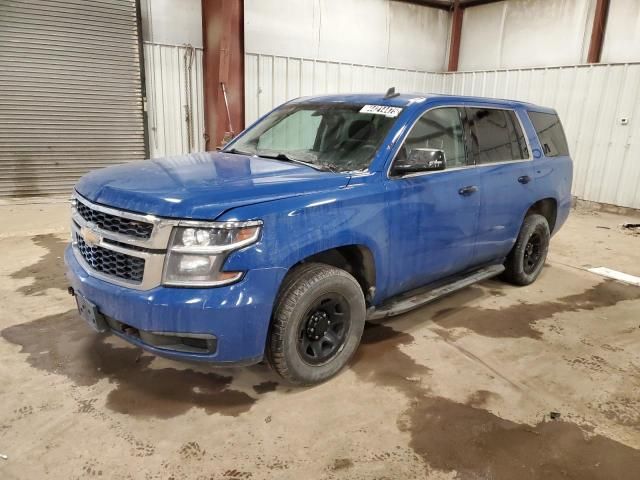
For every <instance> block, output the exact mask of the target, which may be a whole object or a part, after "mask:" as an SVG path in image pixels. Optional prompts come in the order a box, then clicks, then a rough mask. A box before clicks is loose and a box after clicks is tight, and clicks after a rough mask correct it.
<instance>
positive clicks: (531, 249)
mask: <svg viewBox="0 0 640 480" xmlns="http://www.w3.org/2000/svg"><path fill="white" fill-rule="evenodd" d="M541 260H542V237H541V236H540V235H539V234H537V233H534V234H533V235H531V236H530V237H529V241H528V242H527V245H526V246H525V247H524V258H523V269H524V272H525V273H526V274H531V273H533V272H534V271H535V270H536V268H538V265H540V261H541Z"/></svg>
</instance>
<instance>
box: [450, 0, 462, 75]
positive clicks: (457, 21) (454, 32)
mask: <svg viewBox="0 0 640 480" xmlns="http://www.w3.org/2000/svg"><path fill="white" fill-rule="evenodd" d="M462 14H463V9H462V7H461V6H460V2H459V0H456V1H455V3H454V4H453V14H452V16H451V43H450V44H449V65H448V66H447V71H449V72H455V71H456V70H458V58H459V57H460V37H461V36H462Z"/></svg>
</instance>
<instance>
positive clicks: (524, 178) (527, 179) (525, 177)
mask: <svg viewBox="0 0 640 480" xmlns="http://www.w3.org/2000/svg"><path fill="white" fill-rule="evenodd" d="M530 181H531V177H530V176H529V175H523V176H521V177H518V182H520V183H521V184H523V185H524V184H526V183H529V182H530Z"/></svg>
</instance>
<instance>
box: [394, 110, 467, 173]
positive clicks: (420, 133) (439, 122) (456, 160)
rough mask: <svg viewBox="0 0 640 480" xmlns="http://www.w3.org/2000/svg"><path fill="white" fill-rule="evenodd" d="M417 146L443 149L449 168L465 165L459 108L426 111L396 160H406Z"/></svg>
mask: <svg viewBox="0 0 640 480" xmlns="http://www.w3.org/2000/svg"><path fill="white" fill-rule="evenodd" d="M415 148H437V149H438V150H443V151H444V156H445V160H446V162H447V168H455V167H463V166H465V165H466V164H467V161H466V153H465V148H464V134H463V129H462V121H461V120H460V111H459V110H458V109H457V108H436V109H435V110H429V111H428V112H427V113H425V114H424V115H423V116H422V117H420V119H419V120H418V121H417V122H416V124H415V125H414V126H413V128H412V129H411V132H410V133H409V135H408V136H407V139H406V140H405V141H404V144H403V145H402V147H401V148H400V151H399V152H398V156H397V157H396V161H398V162H402V161H404V160H406V159H407V158H408V156H409V154H410V153H411V150H413V149H415Z"/></svg>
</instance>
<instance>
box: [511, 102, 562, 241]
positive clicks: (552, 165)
mask: <svg viewBox="0 0 640 480" xmlns="http://www.w3.org/2000/svg"><path fill="white" fill-rule="evenodd" d="M544 111H546V112H553V113H556V112H555V111H552V110H544ZM522 117H523V121H524V122H526V123H525V125H526V130H527V135H528V137H529V143H530V145H531V149H532V154H533V166H534V168H533V178H534V182H533V183H534V186H535V189H536V195H537V197H538V199H542V198H553V199H555V200H556V203H557V213H556V223H555V226H554V229H553V232H552V234H555V233H556V232H557V231H558V230H559V229H560V227H562V225H563V224H564V223H565V222H566V220H567V218H568V216H569V212H570V210H571V187H572V184H573V161H572V159H571V157H570V156H559V157H546V156H545V155H544V154H543V149H542V146H541V145H540V141H539V139H538V135H537V134H536V131H535V128H534V127H533V124H532V123H531V120H530V119H529V116H528V114H527V112H526V111H525V112H524V115H522ZM560 121H562V119H560Z"/></svg>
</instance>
